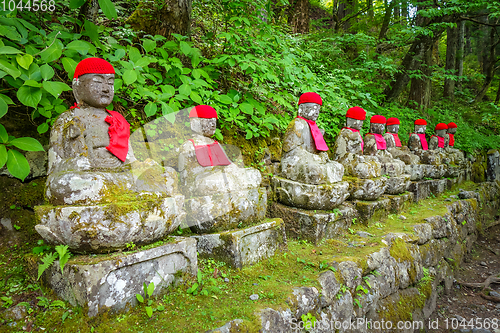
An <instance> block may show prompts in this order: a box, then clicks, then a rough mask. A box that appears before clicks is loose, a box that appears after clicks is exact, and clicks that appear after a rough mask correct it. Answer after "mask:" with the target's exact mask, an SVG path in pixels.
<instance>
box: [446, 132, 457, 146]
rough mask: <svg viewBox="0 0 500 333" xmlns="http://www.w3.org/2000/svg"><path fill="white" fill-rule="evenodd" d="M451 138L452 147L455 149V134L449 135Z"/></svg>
mask: <svg viewBox="0 0 500 333" xmlns="http://www.w3.org/2000/svg"><path fill="white" fill-rule="evenodd" d="M448 135H449V136H450V147H453V146H454V145H455V134H449V133H448Z"/></svg>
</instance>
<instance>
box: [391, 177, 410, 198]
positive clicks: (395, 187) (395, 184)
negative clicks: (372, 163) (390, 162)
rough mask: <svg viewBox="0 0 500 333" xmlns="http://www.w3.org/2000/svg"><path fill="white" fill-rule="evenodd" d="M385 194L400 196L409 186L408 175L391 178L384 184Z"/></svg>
mask: <svg viewBox="0 0 500 333" xmlns="http://www.w3.org/2000/svg"><path fill="white" fill-rule="evenodd" d="M386 185H387V188H386V189H385V193H386V194H401V193H404V192H406V191H407V190H408V187H409V186H410V175H401V176H391V177H390V178H388V179H387V182H386Z"/></svg>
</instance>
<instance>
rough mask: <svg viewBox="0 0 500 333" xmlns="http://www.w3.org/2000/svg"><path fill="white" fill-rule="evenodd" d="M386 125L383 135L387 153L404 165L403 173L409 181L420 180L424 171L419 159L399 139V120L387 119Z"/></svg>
mask: <svg viewBox="0 0 500 333" xmlns="http://www.w3.org/2000/svg"><path fill="white" fill-rule="evenodd" d="M386 125H387V132H386V133H385V134H384V139H385V141H386V142H387V151H388V152H389V153H391V155H392V156H393V157H394V158H396V159H399V160H401V161H403V162H404V163H405V164H406V166H405V172H404V173H406V174H409V175H410V178H411V180H420V179H422V178H423V177H424V174H425V170H424V168H423V166H422V165H421V164H420V157H419V156H417V155H415V154H413V153H412V152H411V151H410V149H409V148H408V147H406V146H403V145H402V144H401V140H400V139H399V135H398V132H399V125H400V121H399V119H398V118H395V117H392V118H389V119H387V123H386Z"/></svg>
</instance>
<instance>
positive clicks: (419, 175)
mask: <svg viewBox="0 0 500 333" xmlns="http://www.w3.org/2000/svg"><path fill="white" fill-rule="evenodd" d="M426 170H427V166H426V165H425V164H409V165H405V173H406V174H409V175H410V180H412V181H415V180H421V179H423V178H424V177H425V172H426Z"/></svg>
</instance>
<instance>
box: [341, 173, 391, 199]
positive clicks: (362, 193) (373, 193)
mask: <svg viewBox="0 0 500 333" xmlns="http://www.w3.org/2000/svg"><path fill="white" fill-rule="evenodd" d="M348 180H349V193H350V194H351V197H350V200H376V199H377V198H379V197H380V196H381V195H382V194H383V193H384V192H385V189H386V187H387V178H385V177H378V178H368V179H361V178H350V177H349V179H348Z"/></svg>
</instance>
